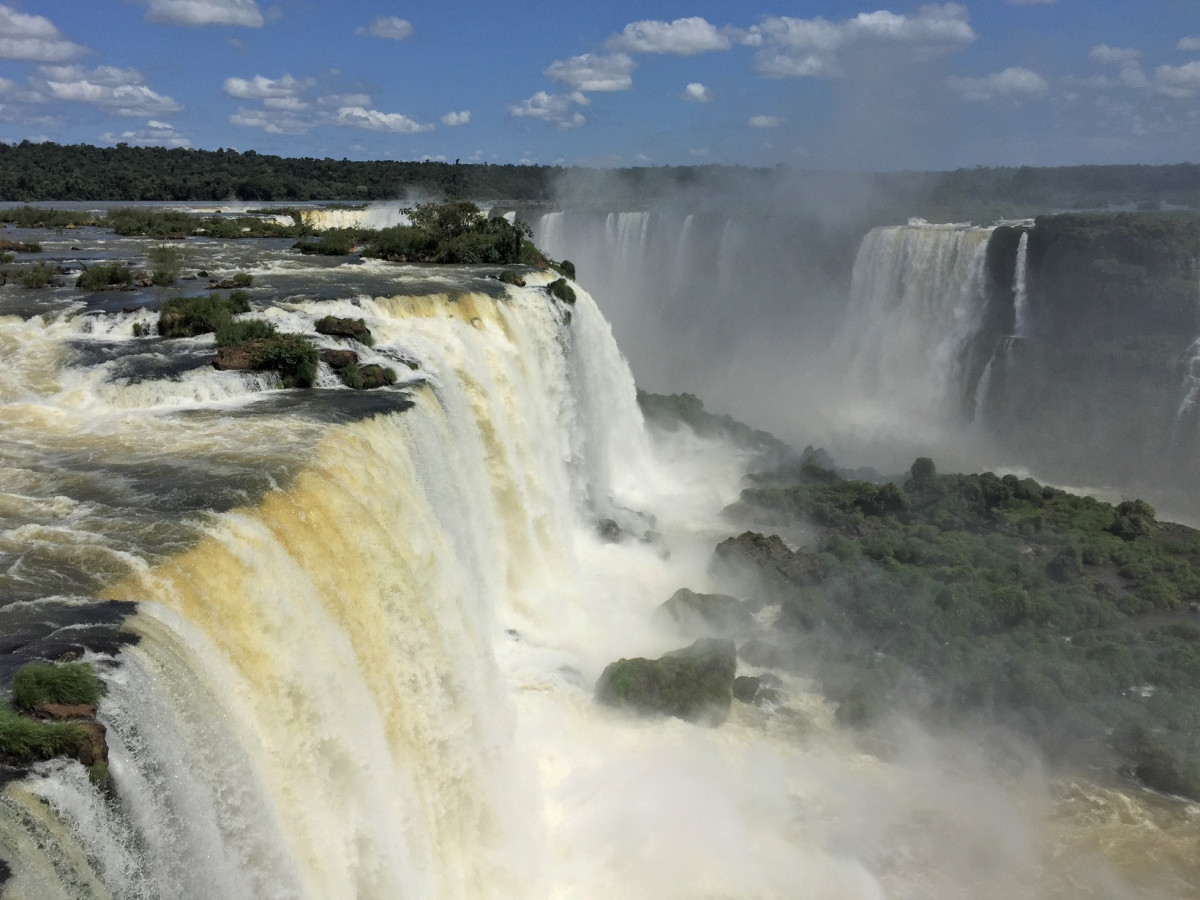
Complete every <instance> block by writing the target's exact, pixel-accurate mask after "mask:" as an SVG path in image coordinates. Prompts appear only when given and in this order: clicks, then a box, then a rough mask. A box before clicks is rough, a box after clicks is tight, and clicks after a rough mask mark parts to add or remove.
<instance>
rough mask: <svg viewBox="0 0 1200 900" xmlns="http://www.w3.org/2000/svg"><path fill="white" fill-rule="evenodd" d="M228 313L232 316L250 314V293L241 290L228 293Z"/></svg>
mask: <svg viewBox="0 0 1200 900" xmlns="http://www.w3.org/2000/svg"><path fill="white" fill-rule="evenodd" d="M229 311H230V312H232V313H233V314H234V315H237V314H238V313H248V312H250V292H249V291H242V290H237V291H230V292H229Z"/></svg>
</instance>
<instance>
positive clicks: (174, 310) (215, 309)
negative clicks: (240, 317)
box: [158, 291, 250, 338]
mask: <svg viewBox="0 0 1200 900" xmlns="http://www.w3.org/2000/svg"><path fill="white" fill-rule="evenodd" d="M241 293H242V294H244V292H241ZM249 311H250V303H249V295H245V296H239V292H237V291H234V293H232V294H230V295H229V296H228V297H224V296H222V295H220V294H205V295H203V296H200V297H172V298H171V299H170V300H167V301H166V302H164V303H163V305H162V309H161V310H159V313H158V333H159V334H161V335H162V336H163V337H169V338H178V337H195V336H196V335H198V334H207V333H208V332H210V331H217V330H219V329H220V328H222V327H223V326H225V325H228V324H229V323H230V322H231V321H232V319H233V316H234V315H235V314H236V313H243V312H249Z"/></svg>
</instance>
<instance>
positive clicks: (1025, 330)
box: [1013, 231, 1029, 338]
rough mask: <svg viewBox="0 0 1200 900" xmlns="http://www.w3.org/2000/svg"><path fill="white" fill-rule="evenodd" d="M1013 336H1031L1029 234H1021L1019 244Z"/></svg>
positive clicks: (1014, 280)
mask: <svg viewBox="0 0 1200 900" xmlns="http://www.w3.org/2000/svg"><path fill="white" fill-rule="evenodd" d="M1013 320H1014V324H1013V336H1014V337H1021V338H1023V337H1028V336H1029V232H1028V231H1022V232H1021V240H1020V242H1019V243H1018V244H1017V268H1016V271H1015V272H1013Z"/></svg>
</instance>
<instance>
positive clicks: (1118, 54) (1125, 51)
mask: <svg viewBox="0 0 1200 900" xmlns="http://www.w3.org/2000/svg"><path fill="white" fill-rule="evenodd" d="M1088 58H1089V59H1091V60H1094V61H1095V62H1098V63H1104V64H1106V65H1115V66H1127V65H1129V64H1131V63H1136V62H1137V61H1138V60H1139V59H1141V58H1142V51H1140V50H1134V49H1133V48H1132V47H1110V46H1108V44H1097V45H1096V46H1095V47H1093V48H1092V49H1091V50H1090V51H1088Z"/></svg>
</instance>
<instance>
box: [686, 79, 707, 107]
mask: <svg viewBox="0 0 1200 900" xmlns="http://www.w3.org/2000/svg"><path fill="white" fill-rule="evenodd" d="M682 97H683V99H684V100H690V101H692V102H693V103H708V102H709V101H710V100H712V91H710V90H709V89H708V88H706V87H705V86H704V85H702V84H700V83H699V82H698V81H693V82H692V83H691V84H689V85H688V86H687V87H685V88H684V89H683V94H682Z"/></svg>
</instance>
